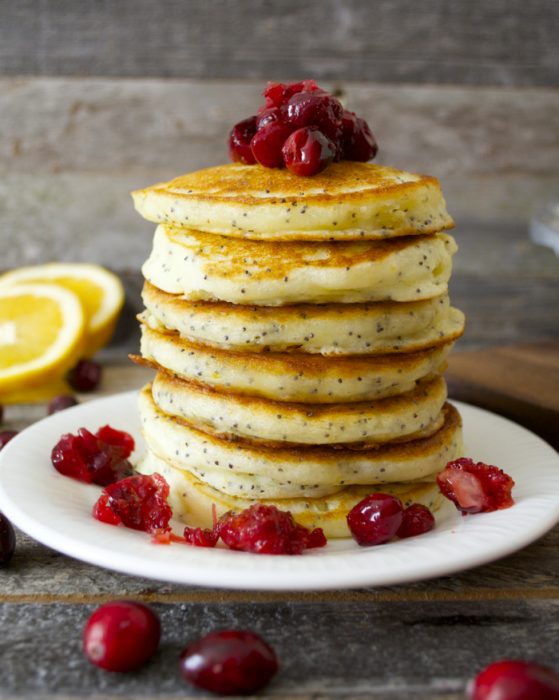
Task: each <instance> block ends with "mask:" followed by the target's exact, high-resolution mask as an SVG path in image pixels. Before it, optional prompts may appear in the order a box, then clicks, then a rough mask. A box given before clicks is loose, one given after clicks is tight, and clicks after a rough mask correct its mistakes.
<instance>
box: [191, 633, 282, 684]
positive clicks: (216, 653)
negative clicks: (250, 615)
mask: <svg viewBox="0 0 559 700" xmlns="http://www.w3.org/2000/svg"><path fill="white" fill-rule="evenodd" d="M277 670H278V660H277V657H276V655H275V653H274V650H273V649H272V648H271V647H270V646H269V645H268V644H267V643H266V642H265V641H264V640H263V639H262V637H260V636H259V635H257V634H255V633H254V632H249V631H243V630H223V631H220V632H212V633H210V634H207V635H206V636H205V637H202V638H201V639H199V640H198V641H196V642H193V643H192V644H189V645H188V646H187V647H186V649H184V651H183V652H182V654H181V656H180V671H181V673H182V675H183V677H184V678H185V680H187V681H188V682H189V683H192V685H195V686H196V687H197V688H203V689H204V690H209V691H210V692H212V693H220V694H221V695H249V694H251V693H255V692H256V691H257V690H260V689H261V688H263V687H264V686H265V685H267V684H268V683H269V682H270V680H271V679H272V678H273V676H274V675H275V674H276V673H277Z"/></svg>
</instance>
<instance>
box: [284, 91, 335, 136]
mask: <svg viewBox="0 0 559 700" xmlns="http://www.w3.org/2000/svg"><path fill="white" fill-rule="evenodd" d="M343 113H344V108H343V107H342V105H341V102H340V101H339V100H337V99H336V98H335V97H332V96H331V95H326V94H324V93H317V92H299V93H297V94H295V95H293V97H291V98H290V99H289V102H288V103H287V121H288V122H289V123H290V124H293V127H294V128H296V129H300V128H301V127H303V126H317V127H318V128H319V129H320V130H321V131H322V133H323V134H325V136H327V137H328V138H329V139H330V140H331V141H333V142H337V141H338V140H339V138H340V137H341V134H342V122H341V119H342V115H343Z"/></svg>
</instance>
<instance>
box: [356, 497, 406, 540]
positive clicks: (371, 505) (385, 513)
mask: <svg viewBox="0 0 559 700" xmlns="http://www.w3.org/2000/svg"><path fill="white" fill-rule="evenodd" d="M403 513H404V508H403V506H402V503H401V501H400V499H398V498H396V497H395V496H391V495H390V494H387V493H372V494H370V495H369V496H366V497H365V498H364V499H363V500H362V501H359V503H358V504H357V505H355V506H353V508H352V509H351V510H350V511H349V513H348V515H347V524H348V526H349V529H350V531H351V534H352V535H353V539H354V540H356V542H357V543H358V544H360V545H364V546H369V545H375V544H384V543H385V542H388V540H391V539H392V538H393V537H394V535H395V534H396V533H397V532H398V529H399V527H400V525H401V524H402V520H403V517H404V516H403Z"/></svg>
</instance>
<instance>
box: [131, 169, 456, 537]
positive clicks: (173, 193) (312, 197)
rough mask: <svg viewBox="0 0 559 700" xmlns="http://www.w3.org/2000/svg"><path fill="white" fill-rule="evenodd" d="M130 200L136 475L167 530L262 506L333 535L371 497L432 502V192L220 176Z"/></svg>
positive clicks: (442, 216)
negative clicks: (138, 389)
mask: <svg viewBox="0 0 559 700" xmlns="http://www.w3.org/2000/svg"><path fill="white" fill-rule="evenodd" d="M133 197H134V201H135V205H136V208H137V210H138V211H139V212H140V214H142V216H144V217H145V218H146V219H148V220H149V221H154V222H156V223H158V224H159V225H158V227H157V230H156V232H155V238H154V242H153V250H152V252H151V255H150V257H149V259H148V260H147V262H146V263H145V265H144V267H143V273H144V276H145V279H146V284H145V287H144V292H143V300H144V304H145V307H146V310H145V312H144V313H143V314H142V315H141V322H142V344H141V356H142V357H141V360H140V361H142V362H144V363H147V364H149V365H151V366H153V367H154V368H155V369H156V370H157V375H156V377H155V379H154V381H153V383H152V384H150V385H149V386H146V387H145V388H144V389H143V391H142V393H141V397H140V412H141V420H142V430H143V434H144V437H145V440H146V443H147V447H148V452H147V455H146V457H145V459H144V460H143V461H142V463H141V465H140V466H139V470H140V471H142V472H144V473H152V472H159V473H161V474H162V475H163V476H165V478H166V479H167V481H168V482H169V484H170V486H171V498H170V501H171V506H172V507H173V511H174V513H175V515H176V516H178V517H180V518H182V519H183V520H184V521H185V522H187V523H188V524H189V525H197V526H204V527H205V526H209V525H211V524H212V517H213V514H212V509H214V510H215V509H216V510H217V515H219V514H220V513H222V512H224V511H226V510H229V509H235V510H239V509H242V508H245V507H247V506H248V505H250V504H252V503H254V502H255V501H264V502H266V503H273V504H275V505H277V506H278V507H280V508H282V509H284V510H289V511H291V512H292V514H293V516H294V517H295V519H296V520H297V521H299V522H300V523H301V524H303V525H305V526H307V527H322V528H323V529H324V532H325V534H326V536H327V537H344V536H347V535H348V530H347V525H346V519H345V516H346V514H347V512H348V511H349V510H350V509H351V507H352V506H353V505H355V503H357V502H358V501H359V500H361V499H362V498H363V497H364V496H365V495H367V494H368V493H371V492H372V491H383V492H389V493H395V494H397V495H399V497H400V498H401V499H402V500H403V501H404V502H405V503H408V502H411V501H415V502H421V503H425V504H426V505H429V506H431V507H436V502H437V490H436V487H435V485H434V477H435V474H436V473H437V472H438V471H440V470H441V469H442V468H443V467H444V466H445V464H446V463H447V462H448V461H449V460H450V459H453V458H455V457H456V456H458V455H459V453H460V450H461V426H460V417H459V415H458V413H457V411H456V410H455V409H454V408H453V407H452V406H450V405H449V404H447V403H445V401H446V384H445V381H444V379H443V377H442V376H441V372H442V371H443V370H444V367H445V360H446V357H447V355H448V353H449V351H450V349H451V346H452V343H453V341H454V340H455V339H456V338H458V337H459V336H460V335H461V334H462V331H463V326H464V317H463V314H462V313H461V312H460V311H458V310H457V309H454V308H453V307H451V306H450V302H449V299H448V295H447V282H448V279H449V277H450V273H451V266H452V255H453V253H454V252H455V250H456V244H455V242H454V240H453V239H452V237H451V236H449V235H447V234H445V233H442V231H444V230H445V229H448V228H450V227H451V226H452V225H453V222H452V219H451V218H450V217H449V215H448V213H447V211H446V207H445V203H444V199H443V197H442V194H441V191H440V187H439V184H438V182H437V180H435V179H434V178H431V177H426V176H421V175H412V174H410V173H405V172H401V171H398V170H395V169H393V168H388V167H384V166H378V165H372V164H366V163H355V162H342V163H337V164H333V165H331V166H330V167H328V168H327V169H326V170H325V171H323V172H322V173H320V174H319V175H317V176H314V177H311V178H301V177H297V176H295V175H293V174H292V173H290V172H289V171H288V170H279V169H278V170H272V169H267V168H263V167H261V166H258V165H252V166H247V165H241V164H230V165H224V166H219V167H215V168H209V169H206V170H202V171H199V172H195V173H191V174H188V175H185V176H182V177H179V178H177V179H175V180H173V181H171V182H168V183H163V184H159V185H155V186H153V187H150V188H147V189H144V190H140V191H137V192H134V193H133ZM213 507H215V508H213Z"/></svg>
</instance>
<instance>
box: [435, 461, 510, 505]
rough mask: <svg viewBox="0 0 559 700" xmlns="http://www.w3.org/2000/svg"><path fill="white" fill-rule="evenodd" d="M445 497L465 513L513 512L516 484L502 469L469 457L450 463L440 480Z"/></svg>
mask: <svg viewBox="0 0 559 700" xmlns="http://www.w3.org/2000/svg"><path fill="white" fill-rule="evenodd" d="M437 484H438V485H439V489H440V490H441V493H442V494H443V495H444V496H446V497H447V498H448V499H450V500H451V501H452V502H453V503H454V504H455V505H456V507H457V508H458V510H460V511H461V512H462V513H464V514H466V513H487V512H490V511H493V510H499V509H501V508H510V506H512V504H513V503H514V501H513V499H512V488H513V486H514V481H513V480H512V479H511V477H510V476H509V475H508V474H506V473H505V472H504V471H503V470H502V469H499V468H498V467H493V466H491V465H488V464H484V463H483V462H474V461H473V460H472V459H469V458H468V457H462V458H460V459H456V460H454V461H453V462H449V463H448V464H447V465H446V467H445V468H444V469H443V471H442V472H440V474H439V475H438V476H437Z"/></svg>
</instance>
